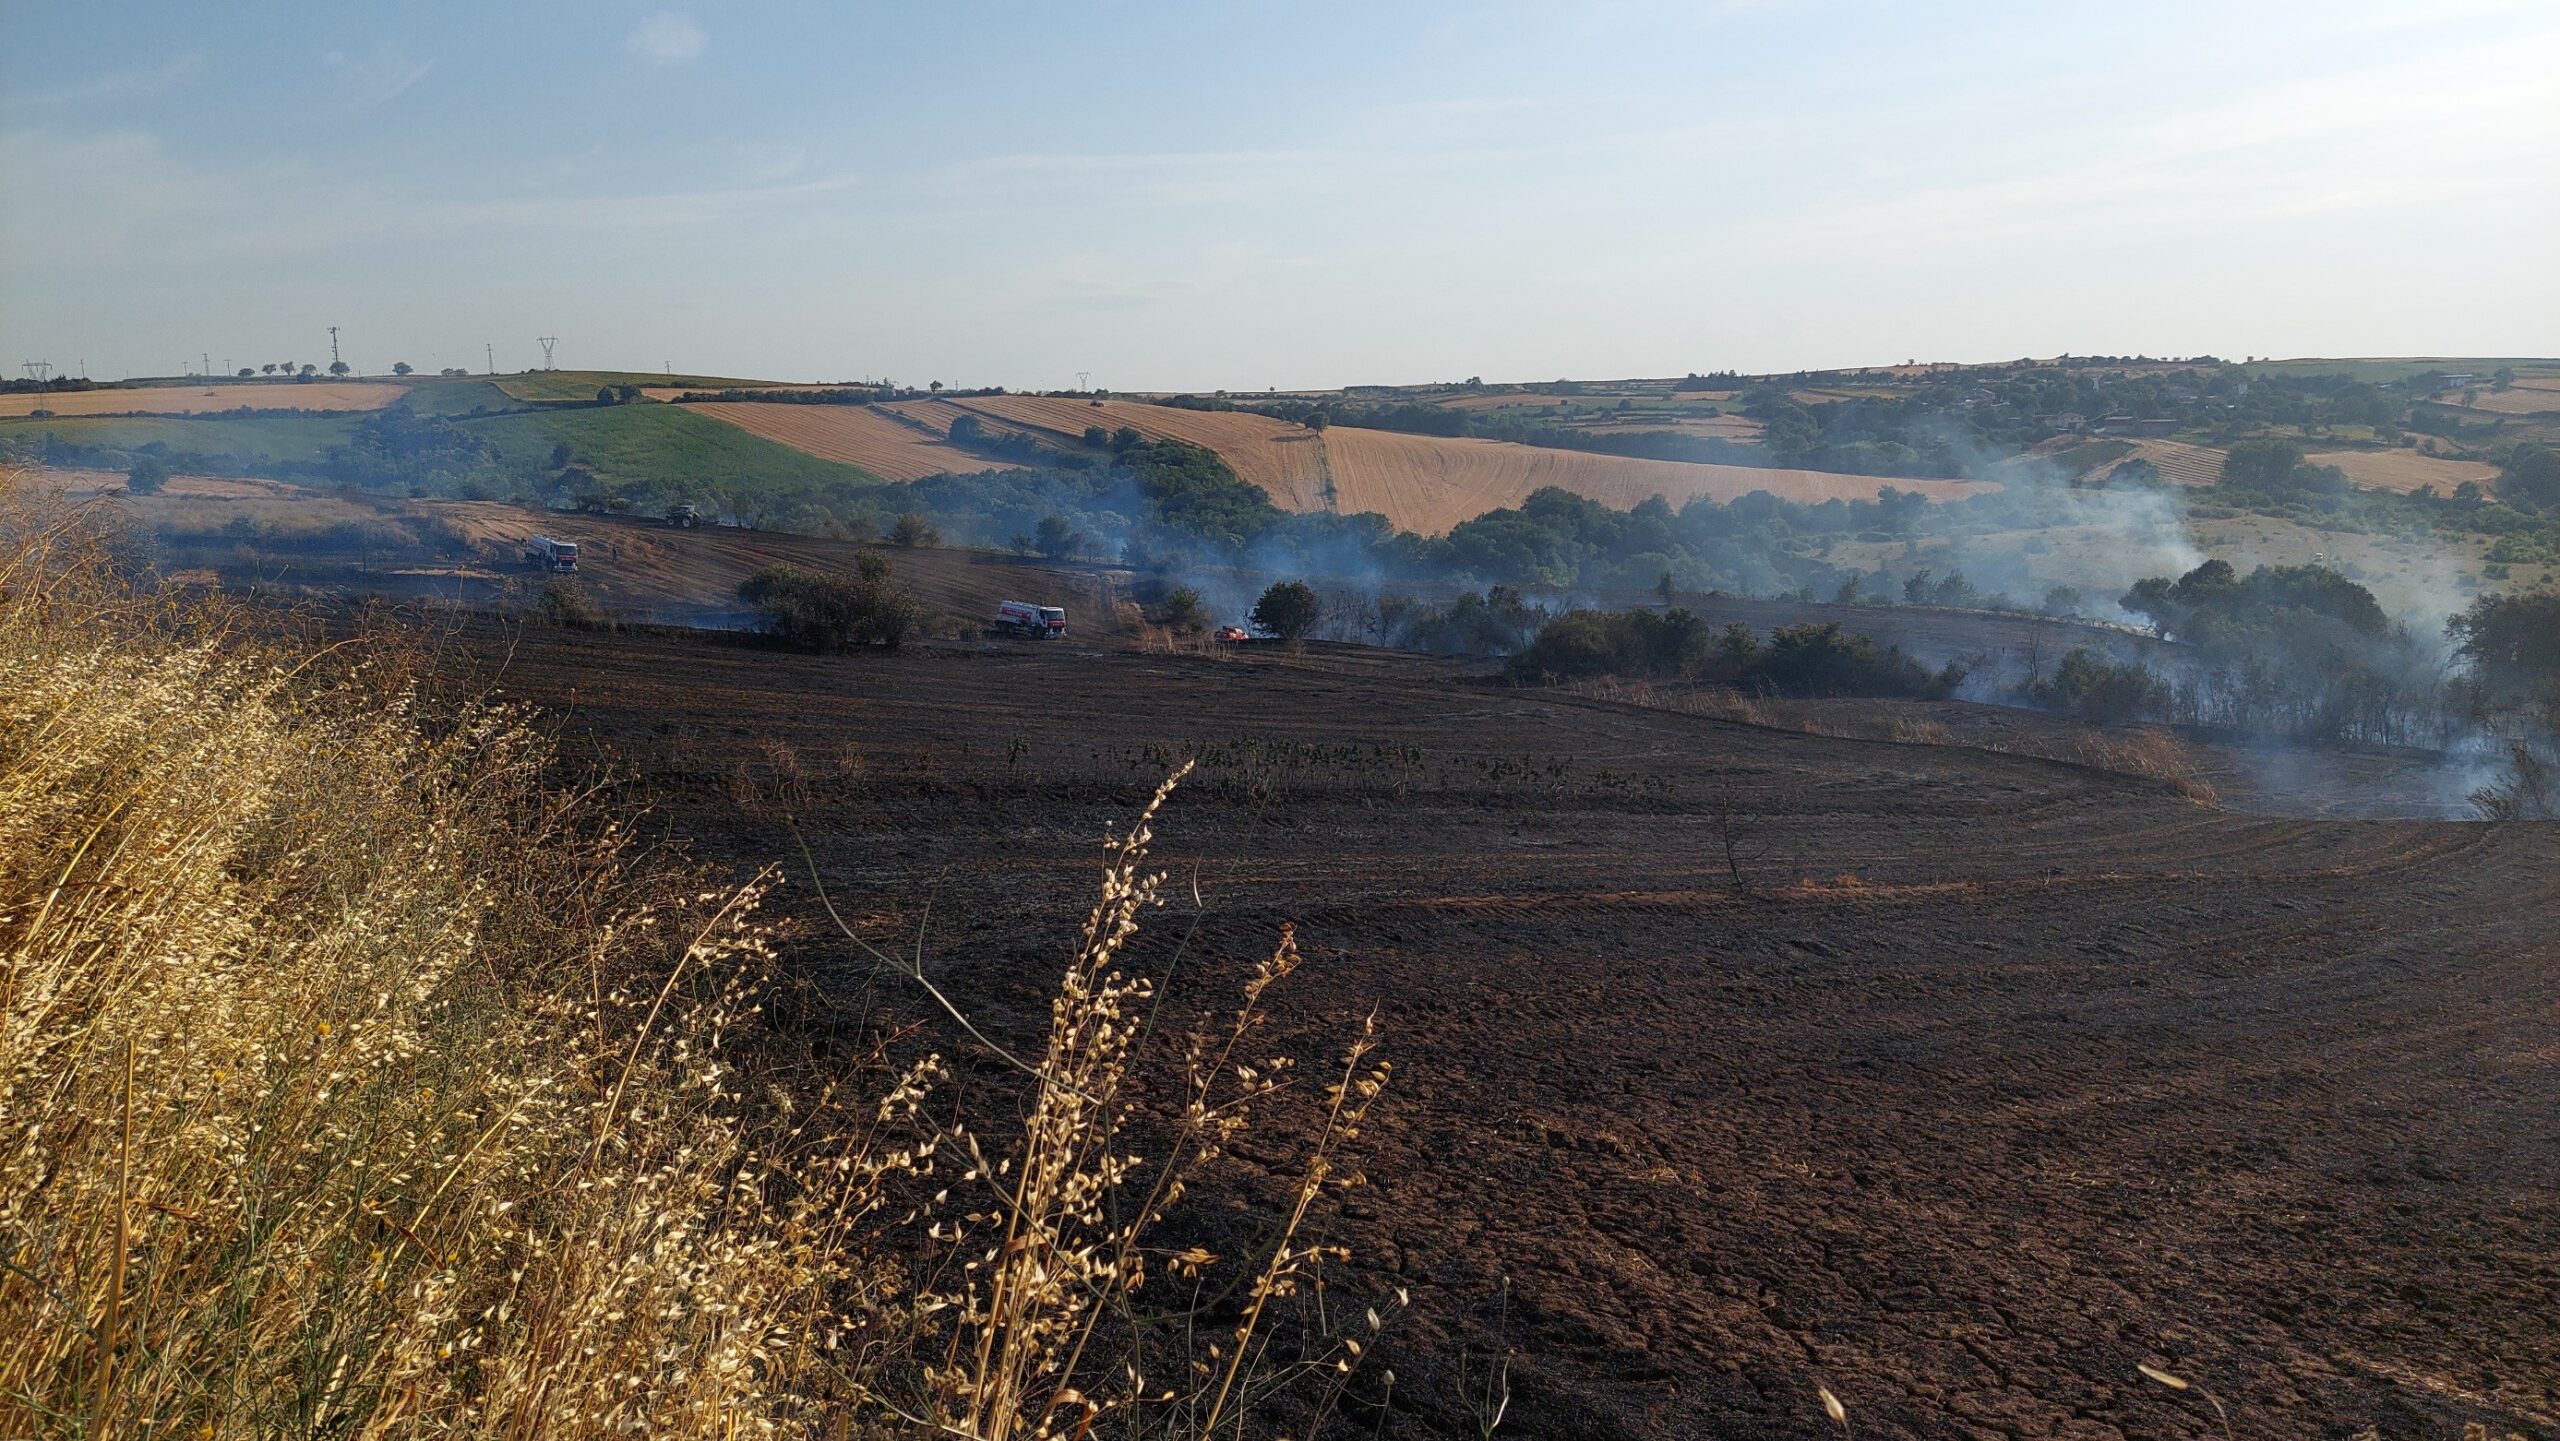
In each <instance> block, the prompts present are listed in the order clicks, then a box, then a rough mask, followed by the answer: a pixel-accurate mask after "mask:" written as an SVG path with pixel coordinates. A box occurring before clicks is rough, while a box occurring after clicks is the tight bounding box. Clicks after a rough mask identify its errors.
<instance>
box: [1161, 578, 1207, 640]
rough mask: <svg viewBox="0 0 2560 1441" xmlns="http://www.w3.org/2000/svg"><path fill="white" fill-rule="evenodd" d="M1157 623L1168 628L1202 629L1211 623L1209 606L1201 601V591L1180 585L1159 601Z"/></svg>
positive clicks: (1182, 629)
mask: <svg viewBox="0 0 2560 1441" xmlns="http://www.w3.org/2000/svg"><path fill="white" fill-rule="evenodd" d="M1156 624H1158V625H1161V626H1163V627H1164V628H1165V629H1167V630H1177V631H1186V632H1188V631H1195V630H1200V629H1203V628H1205V627H1206V626H1207V625H1208V624H1209V607H1208V606H1207V605H1206V604H1205V603H1203V602H1202V601H1201V599H1200V592H1198V591H1196V590H1193V589H1192V588H1191V587H1189V586H1187V585H1178V586H1175V587H1174V588H1173V589H1172V590H1170V591H1167V592H1166V593H1165V598H1164V599H1163V600H1162V601H1160V602H1158V603H1157V605H1156Z"/></svg>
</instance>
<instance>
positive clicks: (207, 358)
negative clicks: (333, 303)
mask: <svg viewBox="0 0 2560 1441" xmlns="http://www.w3.org/2000/svg"><path fill="white" fill-rule="evenodd" d="M329 358H330V359H331V360H335V359H337V358H338V348H337V347H336V346H335V345H331V346H330V347H329ZM203 374H204V378H205V379H207V380H211V379H213V352H212V351H210V350H208V351H206V352H205V353H204V372H203Z"/></svg>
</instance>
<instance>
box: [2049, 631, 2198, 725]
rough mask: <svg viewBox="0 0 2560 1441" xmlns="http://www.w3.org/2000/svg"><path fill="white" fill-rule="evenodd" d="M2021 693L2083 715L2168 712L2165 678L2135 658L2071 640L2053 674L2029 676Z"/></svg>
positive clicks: (2104, 718)
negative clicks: (2113, 656) (2119, 657)
mask: <svg viewBox="0 0 2560 1441" xmlns="http://www.w3.org/2000/svg"><path fill="white" fill-rule="evenodd" d="M2023 694H2024V695H2025V697H2026V698H2027V699H2028V700H2029V701H2032V702H2033V703H2035V704H2037V705H2040V706H2043V707H2045V708H2046V709H2048V710H2058V711H2066V712H2068V713H2070V714H2072V715H2075V716H2078V717H2080V718H2081V719H2083V720H2090V721H2098V722H2101V723H2104V722H2110V721H2129V720H2140V719H2143V718H2145V717H2150V716H2162V715H2166V714H2167V713H2168V710H2169V702H2170V699H2171V695H2170V690H2169V682H2168V681H2166V680H2164V679H2162V678H2161V677H2160V676H2159V675H2157V674H2156V673H2154V672H2153V671H2152V670H2151V668H2150V667H2148V666H2145V665H2143V664H2142V663H2141V662H2139V661H2126V662H2124V663H2122V664H2116V663H2113V662H2110V661H2109V660H2108V659H2107V658H2106V657H2105V656H2103V655H2101V654H2099V653H2098V652H2097V651H2094V650H2091V649H2090V648H2089V647H2087V646H2075V647H2073V648H2072V649H2071V650H2070V651H2069V652H2068V653H2066V654H2065V655H2064V656H2063V657H2062V664H2061V665H2059V666H2057V667H2056V668H2055V669H2054V673H2053V674H2052V675H2051V676H2048V677H2044V678H2041V679H2038V680H2036V681H2033V682H2031V683H2030V684H2029V685H2028V686H2027V687H2026V688H2025V690H2024V692H2023Z"/></svg>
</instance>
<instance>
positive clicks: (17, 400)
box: [0, 380, 409, 417]
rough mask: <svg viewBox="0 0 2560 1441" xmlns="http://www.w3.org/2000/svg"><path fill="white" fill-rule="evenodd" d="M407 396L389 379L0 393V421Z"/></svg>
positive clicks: (336, 405)
mask: <svg viewBox="0 0 2560 1441" xmlns="http://www.w3.org/2000/svg"><path fill="white" fill-rule="evenodd" d="M408 393H409V387H408V386H407V385H405V384H402V383H400V382H398V381H390V380H316V381H312V382H310V383H308V384H293V383H285V384H266V385H259V384H252V383H249V382H246V381H243V382H241V383H240V384H237V385H227V384H220V383H217V384H213V385H137V386H128V387H124V388H121V389H106V390H63V391H55V392H51V393H48V394H26V395H0V417H5V416H18V415H32V414H34V413H35V412H36V411H37V410H50V411H52V412H53V413H54V414H56V415H131V414H142V415H205V414H209V413H211V412H214V411H222V410H238V409H239V408H240V407H242V406H244V405H245V406H247V407H248V408H250V409H251V410H379V409H381V408H382V407H384V406H386V405H389V404H390V403H391V402H393V401H395V400H398V399H399V398H400V397H401V396H404V395H406V394H408Z"/></svg>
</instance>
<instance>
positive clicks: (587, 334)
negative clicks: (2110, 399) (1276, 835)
mask: <svg viewBox="0 0 2560 1441" xmlns="http://www.w3.org/2000/svg"><path fill="white" fill-rule="evenodd" d="M2555 256H2560V4H2553V3H2549V0H2523V3H2508V0H2476V3H2474V0H2426V3H2416V0H2400V3H2387V4H2386V3H2368V0H2325V3H2318V4H2287V3H2264V0H2213V3H2207V4H2190V3H2181V0H2154V3H2100V0H2074V3H2071V4H2064V5H2056V4H2053V3H2050V0H2035V3H2005V0H1964V3H1913V0H1903V3H1882V0H1879V3H1852V0H1840V3H1820V0H1725V3H1715V0H1689V3H1660V4H1653V3H1612V0H1576V3H1570V4H1557V3H1553V0H1548V3H1544V4H1537V5H1507V4H1484V5H1454V4H1448V5H1423V4H1415V3H1399V0H1371V3H1362V4H1342V5H1333V4H1325V3H1309V0H1296V3H1285V4H1276V3H1275V4H1256V3H1231V4H1226V3H1221V4H1142V3H1095V4H1068V3H1054V4H1031V3H1021V4H1011V5H995V4H975V3H968V0H942V3H936V4H933V5H880V6H855V5H850V4H844V5H838V4H793V3H782V0H766V3H759V4H756V5H753V6H739V5H713V4H708V3H702V4H693V5H684V6H676V7H673V8H669V7H666V6H663V5H659V4H653V3H642V4H630V5H624V4H603V3H576V0H546V3H541V4H522V3H505V4H494V3H493V4H482V3H472V0H439V3H437V4H434V5H418V4H392V3H366V0H346V3H334V4H328V5H311V4H308V3H295V4H263V3H225V4H221V5H205V4H203V3H201V0H187V3H179V4H159V3H108V0H101V3H94V4H84V5H65V4H58V3H44V4H38V3H33V0H0V364H5V365H6V366H7V367H8V368H9V373H11V374H13V375H14V374H16V373H18V372H17V366H18V365H19V363H20V362H21V361H23V360H33V359H48V360H50V361H51V362H52V363H53V365H54V366H55V367H56V368H57V369H62V370H79V369H82V368H84V367H85V372H86V373H87V374H90V375H93V376H96V377H99V378H102V379H103V378H110V377H116V376H124V375H148V374H172V373H185V372H188V371H193V370H196V369H197V368H199V365H200V361H199V359H198V358H199V357H200V356H203V355H206V354H210V356H211V358H212V362H213V364H214V365H215V366H216V367H217V368H236V367H237V366H240V365H254V364H262V363H266V362H270V361H293V362H307V361H316V362H319V363H322V364H325V363H326V362H327V360H328V345H329V335H328V327H330V326H332V325H335V326H338V327H340V343H341V345H342V347H343V350H344V354H345V356H346V358H347V360H348V361H349V362H350V363H351V364H352V365H354V366H355V367H356V368H357V369H358V370H360V371H365V372H378V371H382V370H387V369H388V368H389V367H390V366H391V364H392V363H393V362H394V361H406V362H409V363H411V364H413V365H417V366H420V367H422V368H428V369H434V368H441V367H444V366H448V365H455V366H466V367H468V368H470V369H472V370H475V371H476V370H479V369H481V368H483V365H484V358H485V357H486V356H487V355H488V354H489V352H490V350H492V349H493V350H494V354H495V361H496V364H497V366H498V368H500V369H502V370H512V369H519V368H523V367H526V366H528V365H531V364H535V363H538V361H539V359H540V354H539V350H538V348H537V346H536V344H535V338H536V337H538V336H545V335H549V336H556V337H558V351H557V359H558V363H559V364H560V365H562V366H564V367H573V368H613V369H645V370H657V369H660V368H662V367H667V366H672V367H673V368H675V369H676V370H678V371H680V372H687V373H694V374H713V375H739V376H753V377H769V378H775V379H791V380H845V379H880V378H889V379H894V380H897V381H899V382H901V383H906V384H923V383H925V382H927V381H932V380H939V381H942V382H944V383H946V384H949V385H955V386H976V385H1003V386H1009V387H1014V388H1061V387H1067V386H1074V385H1078V384H1080V383H1090V384H1092V385H1096V386H1103V387H1109V388H1113V389H1120V390H1145V389H1213V388H1231V389H1260V388H1263V387H1266V386H1277V387H1279V388H1282V389H1289V388H1298V387H1318V386H1336V385H1345V384H1400V383H1419V382H1427V381H1436V380H1457V379H1463V378H1465V377H1468V376H1482V377H1483V378H1485V379H1487V380H1491V381H1505V380H1535V379H1553V378H1556V377H1560V376H1572V377H1576V378H1593V379H1599V378H1616V377H1626V376H1646V375H1677V374H1682V373H1685V372H1688V371H1693V370H1694V371H1710V370H1719V369H1727V368H1732V369H1740V370H1744V371H1774V370H1792V369H1797V368H1824V367H1836V366H1854V365H1868V364H1888V363H1893V362H1898V361H1902V360H1908V359H1938V360H1993V359H2013V358H2016V357H2020V356H2027V355H2037V356H2043V355H2054V354H2062V353H2073V354H2091V353H2097V354H2149V355H2180V356H2183V355H2195V354H2208V353H2209V354H2215V355H2223V356H2229V357H2235V358H2236V357H2240V356H2244V355H2260V356H2266V355H2274V356H2299V355H2469V356H2482V355H2504V356H2513V355H2551V354H2554V353H2560V264H2555V260H2554V258H2555ZM484 347H486V349H484ZM1088 378H1089V379H1088Z"/></svg>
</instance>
